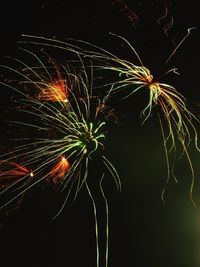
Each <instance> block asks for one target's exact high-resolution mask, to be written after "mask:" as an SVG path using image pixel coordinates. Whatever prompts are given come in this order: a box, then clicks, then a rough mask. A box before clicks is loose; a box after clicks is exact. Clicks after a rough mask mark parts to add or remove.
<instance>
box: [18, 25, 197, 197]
mask: <svg viewBox="0 0 200 267" xmlns="http://www.w3.org/2000/svg"><path fill="white" fill-rule="evenodd" d="M193 29H194V28H189V29H188V33H187V35H186V36H185V37H184V38H183V39H182V40H181V42H180V43H179V44H178V45H177V46H176V48H175V49H174V51H173V52H172V53H171V55H170V57H169V58H168V59H167V60H166V62H165V64H167V63H168V62H169V61H170V60H171V58H172V56H173V55H174V54H175V52H176V51H177V49H178V48H179V47H180V46H181V44H182V43H183V42H184V40H185V39H186V38H187V37H188V35H189V34H190V32H191V30H193ZM112 35H114V36H117V37H118V38H119V39H120V40H122V41H123V42H124V43H125V44H126V45H127V46H128V47H129V48H130V49H131V51H132V52H133V57H135V60H134V61H133V62H131V61H129V60H125V59H123V58H120V57H118V56H117V55H115V54H113V53H111V52H109V51H107V50H105V49H103V48H100V47H98V46H96V45H93V44H91V43H89V42H85V41H82V40H72V39H67V40H66V41H60V40H56V39H48V38H45V37H37V36H26V35H25V37H26V38H27V37H28V38H30V40H31V43H33V44H35V45H36V46H37V45H38V44H43V45H44V46H46V47H52V48H53V49H56V50H59V51H65V52H66V53H72V54H74V55H76V56H77V54H78V55H81V56H82V57H83V58H85V59H88V58H90V59H91V60H93V62H94V63H93V68H95V70H97V71H99V72H100V73H104V72H105V71H109V72H110V74H112V77H113V76H114V77H115V78H116V80H114V81H109V82H105V81H103V84H102V85H101V86H100V88H101V89H102V92H103V93H104V94H107V93H108V92H109V95H111V96H113V95H114V94H117V93H119V92H120V93H122V94H123V99H125V98H127V97H130V96H132V95H134V94H135V93H136V92H139V91H141V90H145V91H146V92H147V94H148V95H149V101H148V103H147V105H146V107H145V108H144V109H143V111H142V112H141V115H142V116H143V118H144V120H143V122H145V121H146V120H147V119H148V118H150V117H151V115H152V111H153V109H154V108H157V110H158V120H159V124H160V127H161V132H162V137H163V144H164V149H165V156H166V162H167V172H168V174H167V180H166V181H167V183H168V181H169V177H170V176H171V175H173V177H174V178H175V176H174V174H173V166H174V162H172V163H171V162H170V160H169V154H170V152H171V151H174V152H175V154H176V151H177V141H178V143H179V144H180V145H181V147H182V150H183V153H182V154H185V156H186V158H187V160H188V163H189V167H190V170H191V174H192V183H191V189H190V197H191V199H192V190H193V185H194V169H193V165H192V161H191V159H190V155H189V153H188V147H189V145H190V143H191V141H192V139H193V142H194V143H195V147H196V149H197V150H198V151H199V147H198V138H197V129H196V125H198V124H199V120H198V117H197V116H196V115H195V114H194V113H193V112H192V110H191V109H190V107H189V106H188V104H187V100H186V98H185V97H184V96H183V95H182V94H181V92H179V91H178V90H177V89H176V88H175V87H174V86H173V85H170V84H167V83H163V82H162V81H160V80H161V78H154V77H153V75H152V74H151V71H150V70H149V69H148V68H147V67H146V66H145V65H144V64H143V62H142V60H141V58H140V56H139V55H138V53H137V51H136V50H135V48H134V47H133V46H132V45H131V44H130V43H129V42H128V41H127V40H126V39H125V38H123V37H121V36H118V35H115V34H112ZM26 42H27V41H22V44H23V43H24V44H25V43H26ZM170 73H174V74H178V71H177V68H172V69H170V70H169V71H167V72H165V73H164V75H162V77H163V76H166V75H168V74H170ZM115 74H117V75H115ZM112 79H113V78H112ZM97 87H98V86H97ZM166 126H167V127H166ZM175 179H176V178H175ZM167 183H166V184H167ZM163 194H164V191H163V193H162V199H163ZM163 201H164V199H163Z"/></svg>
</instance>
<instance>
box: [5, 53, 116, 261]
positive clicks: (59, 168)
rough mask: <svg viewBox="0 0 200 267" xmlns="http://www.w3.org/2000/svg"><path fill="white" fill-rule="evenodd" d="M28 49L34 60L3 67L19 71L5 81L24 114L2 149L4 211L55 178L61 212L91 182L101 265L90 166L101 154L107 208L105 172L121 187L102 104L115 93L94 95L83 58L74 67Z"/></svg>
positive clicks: (14, 122)
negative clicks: (108, 151) (62, 195)
mask: <svg viewBox="0 0 200 267" xmlns="http://www.w3.org/2000/svg"><path fill="white" fill-rule="evenodd" d="M23 52H26V55H28V56H31V64H32V65H31V66H30V65H28V64H26V63H25V62H24V61H22V60H19V59H14V60H13V62H15V63H17V64H18V65H19V66H18V68H17V69H13V68H12V67H9V66H5V65H1V70H2V72H3V71H4V70H5V71H6V73H8V72H11V75H13V76H14V77H15V79H13V80H11V81H7V82H6V81H1V86H2V87H5V88H6V89H7V90H10V89H11V90H13V91H14V92H15V98H14V99H13V100H12V103H14V104H15V105H16V106H17V110H18V113H19V114H20V115H19V117H18V118H17V119H16V120H13V121H12V122H10V123H11V126H12V129H14V130H12V133H14V136H13V137H12V138H11V139H12V142H11V144H9V146H11V147H12V150H11V152H8V153H4V154H2V155H1V161H0V189H1V191H0V198H1V207H0V209H1V210H2V211H3V212H4V211H5V210H7V209H8V208H9V207H12V205H15V203H16V202H17V201H18V199H19V198H21V197H22V196H24V194H25V193H26V192H28V191H29V190H31V188H33V187H36V186H40V185H44V184H51V185H52V186H53V187H54V188H55V189H56V190H57V191H59V192H66V195H65V200H64V202H63V204H62V206H61V208H60V210H59V212H58V213H57V214H56V216H55V217H54V218H56V217H57V216H58V215H59V214H60V213H61V211H62V210H63V208H64V207H65V205H66V203H67V202H68V201H74V200H75V199H76V197H77V194H78V192H79V191H80V190H81V188H82V187H83V186H86V189H87V191H88V193H89V196H90V198H91V199H92V203H93V210H94V215H95V225H96V226H95V229H96V238H97V266H98V265H99V248H98V226H97V219H96V206H95V201H94V198H93V196H92V193H91V190H90V186H89V184H90V182H88V176H91V175H92V174H90V172H89V170H90V166H91V165H92V164H93V162H95V160H96V159H98V164H100V170H101V173H100V174H99V178H100V177H101V179H99V186H100V189H101V192H102V195H103V198H104V200H105V203H106V212H107V201H106V198H105V195H104V193H103V189H102V185H101V184H102V179H103V177H104V175H105V173H106V172H109V173H110V174H111V176H112V177H113V178H114V181H115V183H116V185H117V188H118V189H120V188H121V183H120V179H119V175H118V173H117V171H116V169H115V168H114V166H113V164H112V163H111V162H110V160H109V159H108V158H107V156H106V155H105V151H106V149H105V147H104V140H105V138H106V131H107V122H106V119H105V120H103V118H104V115H105V113H106V112H105V110H104V113H102V112H101V110H102V109H103V108H102V105H104V106H105V105H106V100H107V99H108V97H109V95H108V94H107V95H105V96H104V97H103V98H102V99H100V98H98V97H96V96H94V95H93V90H92V81H91V82H89V80H90V78H91V79H92V75H91V73H90V74H88V73H87V72H86V71H85V68H84V65H83V62H82V61H81V60H80V61H79V64H78V65H77V64H76V66H74V67H73V70H74V72H72V71H70V70H71V69H70V66H68V65H67V63H66V62H65V63H63V64H61V63H59V64H57V63H55V60H54V59H53V58H52V57H50V56H48V54H47V53H46V52H44V50H40V52H41V53H42V56H41V57H39V55H37V54H36V53H33V52H32V51H29V50H25V49H23ZM105 117H106V116H105ZM33 174H34V175H33ZM107 216H108V213H107ZM107 223H108V222H107ZM107 238H108V237H107ZM107 246H108V245H107ZM106 251H108V249H106ZM106 261H108V260H107V259H106ZM106 264H107V263H106Z"/></svg>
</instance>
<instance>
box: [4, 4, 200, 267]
mask: <svg viewBox="0 0 200 267" xmlns="http://www.w3.org/2000/svg"><path fill="white" fill-rule="evenodd" d="M182 2H183V1H178V0H176V1H173V0H172V1H170V0H168V1H167V0H166V1H164V0H157V1H156V0H154V1H153V0H146V1H145V0H141V1H139V0H136V1H133V0H132V1H131V0H129V1H128V0H124V2H123V1H111V0H107V1H105V0H103V1H96V0H94V1H92V0H91V1H89V0H86V1H76V0H74V1H68V0H66V1H64V0H63V1H59V0H58V1H53V0H52V1H46V2H45V1H15V2H14V1H5V2H2V3H1V6H0V10H1V16H0V31H1V49H0V60H2V61H3V62H4V63H5V58H4V56H16V57H17V54H18V48H17V46H18V44H17V42H18V41H20V38H21V34H33V35H36V36H37V35H39V36H45V37H50V38H51V37H54V36H55V37H56V38H58V39H61V40H63V39H64V38H74V39H81V40H85V41H88V42H92V43H94V44H96V45H99V46H100V47H103V48H105V49H107V50H109V51H111V52H113V53H119V54H120V55H121V56H123V57H126V58H127V59H129V60H132V51H130V50H129V48H127V47H126V45H122V42H121V41H120V40H119V39H117V38H115V37H112V36H111V35H110V34H109V32H112V33H115V34H118V35H121V36H123V37H125V38H126V39H127V40H128V41H129V42H130V43H131V44H132V45H133V46H134V48H135V49H136V50H137V52H138V54H139V55H140V57H141V58H142V61H143V62H144V63H145V65H146V66H147V67H148V68H149V69H151V71H152V73H153V74H154V75H155V76H160V75H162V74H163V73H164V72H166V71H167V70H169V69H170V68H173V67H177V68H178V70H179V73H180V75H179V76H177V75H170V76H167V78H165V82H168V83H170V84H173V85H175V86H176V87H178V88H180V92H181V93H182V94H183V95H184V96H185V97H186V98H187V100H188V102H189V103H190V104H191V105H192V107H193V108H194V109H195V110H198V108H199V106H198V105H199V104H200V91H199V62H200V56H199V47H200V34H199V31H200V23H199V9H198V8H197V4H198V1H197V0H196V1H195V0H192V1H184V3H182ZM125 5H126V8H125V9H124V10H122V7H125ZM165 8H167V9H168V16H167V17H166V18H165V19H163V20H161V23H159V22H158V19H159V18H161V16H162V15H163V14H164V12H165ZM170 18H173V25H172V26H171V27H170V29H169V30H168V31H167V32H166V33H165V30H164V28H165V26H166V25H167V24H168V23H169V21H170ZM191 27H197V28H196V29H194V30H193V31H192V32H191V35H190V36H189V37H188V38H187V39H186V40H185V41H184V42H183V44H182V45H181V46H180V48H179V49H178V50H177V52H176V53H175V54H174V56H173V57H172V59H171V60H170V61H169V63H168V64H167V65H165V66H164V63H165V61H166V60H167V59H168V58H169V56H170V54H171V53H172V52H173V50H174V48H175V47H176V45H178V44H179V43H180V41H181V40H182V39H183V38H184V36H186V34H187V29H188V28H191ZM0 94H1V100H0V101H1V111H2V109H3V108H5V102H4V101H6V100H5V99H7V94H6V92H2V90H1V91H0ZM146 100H147V98H146V97H145V96H144V95H143V94H141V95H140V94H136V95H135V96H133V97H131V98H128V99H126V100H123V101H122V100H121V99H115V102H114V103H113V106H114V109H115V110H116V112H117V113H118V114H120V120H121V121H120V124H117V125H112V126H111V127H110V129H109V133H108V136H107V140H106V146H107V151H108V154H109V156H110V158H111V159H112V162H113V163H114V164H115V166H116V167H117V170H118V171H119V174H120V177H121V181H122V192H118V191H117V190H116V187H115V184H114V182H113V180H112V177H108V179H105V180H104V189H105V193H106V196H107V199H108V203H109V212H110V213H109V218H110V224H109V231H110V232H109V267H121V266H126V267H134V266H137V267H146V266H150V267H151V266H152V267H169V266H170V267H198V266H200V190H199V188H200V155H199V154H198V153H197V152H196V151H195V150H194V149H193V147H192V148H191V149H190V153H191V158H192V161H193V164H194V167H195V175H196V181H195V188H194V199H195V202H196V208H194V206H193V205H192V203H191V200H190V197H189V190H190V184H191V175H190V170H189V169H188V162H187V160H186V159H181V160H177V165H176V166H177V167H176V168H175V171H176V175H177V178H178V183H175V181H174V180H173V178H171V180H170V182H169V184H168V186H167V188H166V191H165V205H164V204H163V202H162V200H161V193H162V190H163V187H164V186H165V181H166V175H167V169H166V161H165V155H164V148H163V142H162V136H161V132H160V127H159V123H158V120H157V118H158V117H157V116H156V114H154V115H155V116H152V117H151V118H150V119H149V120H148V121H147V122H146V123H145V124H144V125H142V119H141V117H140V112H141V111H142V109H143V108H144V107H145V105H146ZM2 114H4V113H2ZM199 114H200V113H199ZM3 116H4V115H1V116H0V118H1V120H4V119H5V118H3ZM1 124H2V123H1ZM2 125H5V124H2ZM1 127H2V126H1ZM2 131H3V130H2ZM1 145H5V144H3V141H2V140H1ZM198 157H199V158H198ZM91 171H92V172H93V173H91V176H92V177H96V176H98V168H95V166H94V169H93V168H92V169H91ZM60 203H62V197H61V196H59V194H58V193H56V192H54V190H52V189H51V188H45V187H44V188H40V189H34V190H33V191H32V192H31V193H30V194H29V195H28V197H27V198H26V199H25V201H24V202H23V203H22V205H21V207H20V209H19V210H18V211H17V213H15V214H13V215H11V216H10V217H3V218H2V220H1V221H0V266H2V267H11V266H21V267H23V266H24V267H25V266H28V267H47V266H48V267H53V266H56V267H63V266H67V267H68V266H69V267H79V266H85V267H95V230H94V217H93V210H92V204H91V201H90V199H89V197H88V194H87V192H86V190H85V188H83V189H82V190H81V192H80V193H79V195H78V197H77V199H76V201H75V203H74V204H73V205H72V206H67V207H66V208H65V209H64V211H63V212H62V214H61V215H60V216H59V217H58V218H57V219H56V220H55V221H53V222H52V221H51V218H52V217H53V216H54V215H55V214H56V212H57V210H58V208H59V205H60ZM96 204H97V208H98V219H99V231H100V243H101V247H102V251H103V252H104V250H103V246H104V230H105V229H104V227H105V209H104V203H103V202H102V198H101V195H100V192H99V191H98V190H97V192H96ZM102 257H104V254H102ZM1 262H2V263H1ZM101 264H102V265H101V266H99V267H105V266H104V264H103V263H101Z"/></svg>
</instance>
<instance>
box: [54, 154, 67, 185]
mask: <svg viewBox="0 0 200 267" xmlns="http://www.w3.org/2000/svg"><path fill="white" fill-rule="evenodd" d="M69 170H70V163H69V161H68V160H67V158H66V157H65V156H62V157H61V158H60V159H59V161H58V162H57V163H56V164H55V165H54V166H53V168H52V171H51V172H50V178H51V179H52V181H53V182H54V184H57V183H59V182H60V181H62V180H63V178H64V177H65V175H66V173H67V172H68V171H69Z"/></svg>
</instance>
